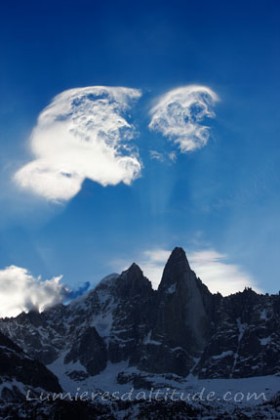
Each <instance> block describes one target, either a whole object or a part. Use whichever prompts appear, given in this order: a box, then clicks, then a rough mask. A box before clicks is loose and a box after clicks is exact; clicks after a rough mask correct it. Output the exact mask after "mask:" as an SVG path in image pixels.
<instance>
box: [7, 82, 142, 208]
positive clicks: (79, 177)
mask: <svg viewBox="0 0 280 420" xmlns="http://www.w3.org/2000/svg"><path fill="white" fill-rule="evenodd" d="M140 96H141V92H140V91H139V90H137V89H130V88H125V87H103V86H91V87H86V88H77V89H71V90H67V91H65V92H62V93H61V94H59V95H58V96H56V97H55V98H54V99H53V101H52V102H51V103H50V105H49V106H48V107H47V108H45V109H44V110H43V111H42V112H41V114H40V115H39V118H38V121H37V125H36V127H35V128H34V130H33V132H32V135H31V139H30V147H31V152H32V154H33V155H34V156H35V159H34V160H32V161H31V162H29V163H27V164H26V165H24V166H23V167H21V168H20V169H19V170H18V171H17V172H16V174H15V176H14V179H15V181H16V183H17V184H18V185H19V186H20V187H22V188H25V189H27V190H29V191H31V192H33V193H35V194H37V195H39V196H42V197H44V198H46V199H47V200H50V201H57V202H61V201H67V200H69V199H71V198H72V197H74V196H75V195H76V194H77V193H78V192H79V191H80V189H81V186H82V183H83V181H84V180H85V179H86V178H88V179H91V180H92V181H94V182H97V183H99V184H101V185H103V186H106V185H116V184H118V183H120V182H124V183H125V184H131V182H132V181H133V180H134V179H135V178H137V177H138V176H139V175H140V172H141V168H142V164H141V162H140V159H139V156H138V153H137V151H136V149H135V147H133V145H132V144H131V142H130V141H131V140H132V139H133V137H134V136H135V128H134V126H133V125H132V124H130V123H129V122H128V120H127V119H126V117H127V113H128V110H129V108H130V107H131V105H132V103H133V102H134V101H135V100H137V99H138V98H139V97H140Z"/></svg>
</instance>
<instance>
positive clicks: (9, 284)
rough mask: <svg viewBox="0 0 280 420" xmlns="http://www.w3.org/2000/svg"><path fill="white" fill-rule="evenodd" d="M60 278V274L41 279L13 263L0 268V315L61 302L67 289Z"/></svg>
mask: <svg viewBox="0 0 280 420" xmlns="http://www.w3.org/2000/svg"><path fill="white" fill-rule="evenodd" d="M60 280H61V276H59V277H54V278H53V279H51V280H46V281H43V280H41V278H35V277H33V276H32V275H31V274H30V273H29V272H28V271H27V270H26V269H25V268H22V267H17V266H14V265H11V266H9V267H7V268H5V269H3V270H0V317H5V316H7V317H12V316H17V315H18V314H20V313H21V312H23V311H24V312H28V311H30V310H31V309H37V310H39V311H40V312H41V311H42V310H44V309H45V308H47V307H49V306H53V305H55V304H56V303H59V302H61V301H62V300H63V299H64V298H65V294H66V293H67V289H66V288H65V287H64V286H63V285H62V284H61V283H60Z"/></svg>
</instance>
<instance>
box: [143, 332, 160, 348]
mask: <svg viewBox="0 0 280 420" xmlns="http://www.w3.org/2000/svg"><path fill="white" fill-rule="evenodd" d="M151 334H152V331H149V332H148V334H147V336H146V337H145V338H144V341H143V343H144V344H153V345H155V346H160V345H161V344H162V343H161V342H160V341H156V340H151Z"/></svg>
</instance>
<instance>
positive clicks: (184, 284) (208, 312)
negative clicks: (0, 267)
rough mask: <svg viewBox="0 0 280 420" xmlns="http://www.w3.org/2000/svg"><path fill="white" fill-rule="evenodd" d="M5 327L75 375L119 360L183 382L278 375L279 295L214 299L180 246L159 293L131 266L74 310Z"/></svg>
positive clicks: (34, 353) (27, 317)
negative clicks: (188, 378)
mask: <svg viewBox="0 0 280 420" xmlns="http://www.w3.org/2000/svg"><path fill="white" fill-rule="evenodd" d="M0 329H1V330H2V331H3V333H4V334H6V336H9V337H10V338H11V339H12V340H13V342H15V343H16V344H17V345H18V346H19V347H21V348H23V349H24V351H25V352H26V353H27V354H28V355H29V356H30V357H32V358H36V359H38V360H39V361H40V362H43V363H45V364H46V365H50V364H52V363H53V362H56V361H57V360H59V358H60V359H64V368H65V375H68V377H69V378H78V377H79V378H83V377H84V378H86V377H88V376H94V375H97V374H99V373H101V372H102V371H103V370H104V369H105V368H106V367H108V366H109V364H110V363H111V364H116V363H120V362H126V363H127V364H128V366H129V367H135V368H136V369H138V371H139V370H140V371H141V372H142V373H143V374H146V373H151V374H152V373H155V374H175V375H178V376H180V377H182V378H184V377H186V376H187V375H188V374H189V373H192V374H195V375H197V376H198V377H200V378H237V377H249V376H259V375H269V374H276V373H278V372H279V371H280V296H279V295H273V296H268V295H259V294H257V293H255V292H253V291H252V290H250V289H245V290H244V291H243V292H242V293H236V294H234V295H231V296H227V297H222V296H221V295H220V294H215V295H213V294H211V293H210V291H209V290H208V289H207V287H206V286H205V285H204V284H203V283H202V282H201V280H200V279H199V278H197V276H196V275H195V273H194V272H193V271H192V270H191V268H190V266H189V263H188V260H187V258H186V255H185V252H184V250H183V249H182V248H175V249H174V251H173V252H172V254H171V256H170V258H169V260H168V262H167V264H166V267H165V269H164V272H163V276H162V280H161V283H160V286H159V289H158V290H157V291H155V290H153V289H152V286H151V283H150V281H149V280H148V279H147V278H145V277H144V275H143V272H142V271H141V269H140V268H139V267H138V266H137V265H136V264H132V265H131V267H130V268H129V269H128V270H126V271H124V272H123V273H122V274H121V275H111V276H108V277H107V278H106V279H104V280H102V281H101V282H100V284H99V285H98V286H97V287H96V288H95V289H94V290H92V291H91V292H89V293H88V294H87V295H86V296H84V297H82V298H79V299H77V300H76V301H73V302H72V303H71V304H69V305H68V306H63V305H58V306H56V307H54V308H51V309H49V310H47V311H45V312H44V313H41V314H39V313H34V312H32V313H29V314H21V315H20V316H18V317H17V318H14V319H5V320H1V321H0ZM11 345H15V344H11ZM14 351H15V352H16V350H15V349H14ZM75 363H77V366H78V365H79V364H80V365H81V366H82V368H83V369H84V370H83V371H81V370H80V371H79V369H78V368H75V367H73V366H74V365H75ZM53 369H54V370H53V371H54V372H56V371H55V368H53ZM60 369H61V367H60ZM71 369H72V370H71ZM77 369H78V370H77ZM57 372H59V370H58V371H57ZM119 373H120V372H119ZM120 378H122V379H120V380H124V379H123V378H124V376H122V375H120ZM140 379H141V378H140ZM140 379H139V378H138V379H137V378H134V379H133V380H134V381H135V383H138V382H137V381H138V380H140ZM141 380H142V379H141ZM140 382H141V381H140Z"/></svg>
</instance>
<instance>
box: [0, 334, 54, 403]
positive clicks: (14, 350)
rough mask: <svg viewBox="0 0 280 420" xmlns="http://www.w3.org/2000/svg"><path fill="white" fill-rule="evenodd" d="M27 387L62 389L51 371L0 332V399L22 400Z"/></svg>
mask: <svg viewBox="0 0 280 420" xmlns="http://www.w3.org/2000/svg"><path fill="white" fill-rule="evenodd" d="M28 389H29V390H32V392H33V393H34V394H36V392H37V391H38V390H39V389H41V390H45V391H49V392H61V391H62V389H61V387H60V385H59V383H58V379H57V377H56V376H55V375H54V374H53V373H51V372H50V371H49V370H48V369H47V368H46V367H45V366H44V365H43V364H42V363H40V362H39V361H37V360H34V359H32V358H30V357H29V356H28V355H27V354H25V353H24V352H23V351H22V349H21V348H19V347H18V345H16V344H15V343H14V342H13V341H11V340H10V339H9V338H8V337H6V336H5V335H3V334H2V333H0V400H6V401H7V400H8V401H14V400H17V399H20V400H24V399H25V395H26V392H27V390H28ZM36 390H37V391H36Z"/></svg>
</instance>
